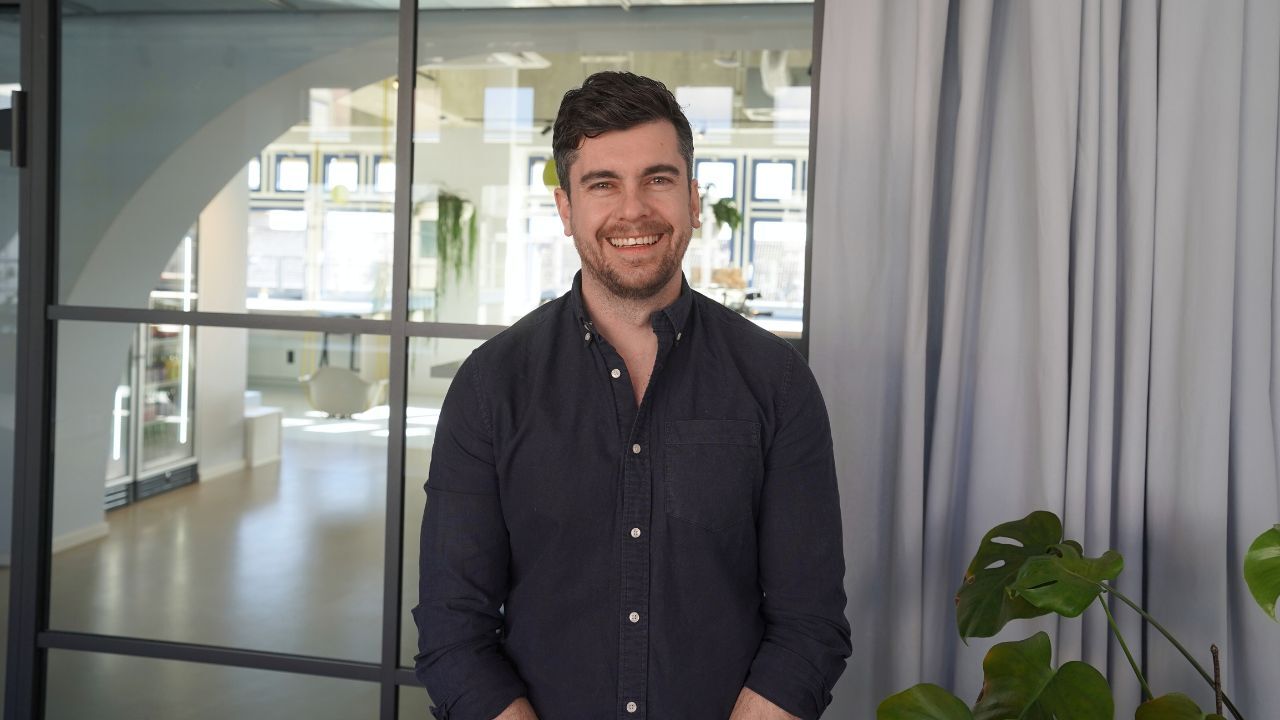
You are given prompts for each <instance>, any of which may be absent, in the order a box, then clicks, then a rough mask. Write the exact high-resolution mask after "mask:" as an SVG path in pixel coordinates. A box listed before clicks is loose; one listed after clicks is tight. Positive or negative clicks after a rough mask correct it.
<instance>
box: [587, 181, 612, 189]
mask: <svg viewBox="0 0 1280 720" xmlns="http://www.w3.org/2000/svg"><path fill="white" fill-rule="evenodd" d="M611 187H613V183H607V182H598V183H592V184H591V189H592V190H608V189H609V188H611Z"/></svg>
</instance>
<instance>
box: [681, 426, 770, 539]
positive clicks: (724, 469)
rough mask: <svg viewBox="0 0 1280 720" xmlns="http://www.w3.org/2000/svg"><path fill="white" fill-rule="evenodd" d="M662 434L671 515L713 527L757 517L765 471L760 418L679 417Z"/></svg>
mask: <svg viewBox="0 0 1280 720" xmlns="http://www.w3.org/2000/svg"><path fill="white" fill-rule="evenodd" d="M663 439H664V441H665V442H664V445H665V448H664V449H665V451H666V464H665V467H664V470H665V472H664V476H665V477H666V492H667V497H666V503H667V514H668V515H670V516H671V517H674V518H678V519H680V520H683V521H685V522H688V523H692V524H694V525H697V526H699V527H702V528H704V529H707V530H711V531H718V530H724V529H726V528H729V527H731V526H734V525H737V524H738V523H740V522H744V521H746V520H750V519H751V518H752V517H753V515H754V513H753V511H752V509H753V507H754V497H755V492H756V488H757V487H759V485H760V481H761V478H762V476H763V474H764V467H763V462H762V460H761V457H760V423H758V422H753V421H751V420H710V419H696V420H674V421H671V422H668V423H667V424H666V427H665V428H664V438H663Z"/></svg>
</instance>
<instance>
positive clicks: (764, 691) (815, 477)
mask: <svg viewBox="0 0 1280 720" xmlns="http://www.w3.org/2000/svg"><path fill="white" fill-rule="evenodd" d="M786 377H787V378H788V381H787V385H786V386H785V387H784V389H783V393H782V400H781V408H780V410H779V412H778V418H779V420H778V425H777V430H776V431H775V435H774V438H773V442H772V445H771V446H770V447H769V448H768V453H767V455H766V457H765V478H764V485H763V489H762V491H761V493H762V494H761V499H760V509H759V518H758V521H757V522H758V541H759V558H760V587H761V590H762V591H763V593H764V599H763V604H762V612H763V614H764V620H765V631H764V637H763V639H762V640H761V642H760V648H759V649H758V650H757V651H756V656H755V659H754V660H753V661H752V664H751V669H750V672H749V673H748V676H747V682H746V685H747V687H749V688H750V689H752V690H754V691H755V692H757V693H759V694H760V695H762V696H764V697H765V698H766V699H767V700H769V701H770V702H772V703H773V704H775V705H777V706H779V707H781V708H782V709H783V710H786V711H787V712H789V713H791V714H792V715H796V716H798V717H800V718H804V719H805V720H812V719H813V718H817V717H818V716H820V715H821V714H822V711H823V710H825V709H826V707H827V705H828V704H830V702H831V688H832V687H833V686H834V685H835V683H836V680H837V679H839V677H840V675H841V673H843V672H844V668H845V658H847V657H849V654H850V652H851V645H850V639H849V622H848V620H847V619H846V618H845V616H844V608H845V594H844V547H843V540H842V529H841V521H840V497H839V490H838V489H837V485H836V473H835V457H834V454H833V452H832V445H831V426H830V423H829V421H828V418H827V410H826V406H825V405H824V404H823V401H822V395H821V393H820V392H819V390H818V385H817V382H816V381H815V380H814V378H813V374H812V372H810V370H809V367H808V365H806V364H805V363H804V361H803V360H802V359H800V358H799V356H798V355H796V356H795V359H794V360H792V362H791V367H790V368H789V369H788V372H787V375H786Z"/></svg>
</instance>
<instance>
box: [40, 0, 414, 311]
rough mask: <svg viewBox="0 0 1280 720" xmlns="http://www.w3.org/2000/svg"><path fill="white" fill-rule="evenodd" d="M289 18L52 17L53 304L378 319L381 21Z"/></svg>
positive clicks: (380, 15) (99, 10)
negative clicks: (55, 72)
mask: <svg viewBox="0 0 1280 720" xmlns="http://www.w3.org/2000/svg"><path fill="white" fill-rule="evenodd" d="M302 4H303V5H305V6H307V8H308V9H309V10H317V11H318V12H311V11H308V12H305V13H302V12H258V10H264V9H269V8H267V7H265V6H264V7H261V8H260V7H258V6H259V5H263V3H261V2H257V1H256V0H255V2H249V1H248V0H243V2H240V3H238V4H237V3H236V2H234V1H233V2H231V3H229V4H227V3H211V2H203V3H160V4H155V3H134V2H131V1H130V0H102V1H101V2H94V3H93V9H94V11H95V12H94V13H92V14H86V13H83V12H80V10H79V9H80V8H81V7H82V6H81V5H77V4H75V3H66V5H65V6H66V8H67V13H66V16H65V17H64V19H63V43H62V52H63V55H62V62H63V67H64V72H63V78H64V82H63V96H62V101H63V103H64V106H63V107H64V112H63V113H62V114H61V117H62V127H61V143H62V145H61V148H62V152H61V154H60V156H61V158H62V160H61V162H62V172H61V174H60V183H61V186H60V188H59V192H60V194H61V195H60V196H61V199H62V202H61V203H60V206H61V208H62V211H61V213H62V214H61V217H60V220H59V222H60V231H61V235H60V243H61V245H60V247H59V253H58V257H59V269H60V272H59V290H58V297H59V298H60V301H61V302H64V303H73V304H77V305H99V306H111V307H147V306H148V305H149V301H150V299H151V297H152V296H151V292H152V291H153V290H155V289H157V288H158V287H162V286H164V285H166V284H167V285H168V287H165V288H164V289H165V290H166V291H167V292H168V293H170V298H171V299H173V300H180V299H181V298H180V297H179V296H180V294H181V293H183V292H186V293H188V294H190V295H191V297H190V299H189V300H190V301H189V302H185V303H183V302H175V303H173V304H172V305H171V307H173V308H174V309H185V310H195V309H199V310H204V311H211V312H232V313H243V312H266V313H288V314H303V315H344V316H359V317H386V316H387V311H388V306H389V304H390V298H391V285H390V282H389V278H390V277H391V271H390V262H391V227H392V221H391V218H392V213H393V207H394V203H393V200H394V195H393V194H392V193H388V192H385V185H383V186H379V185H378V178H377V177H375V174H376V173H375V171H376V168H377V162H376V161H377V160H378V159H382V160H384V161H390V160H391V159H392V158H393V157H394V154H395V109H396V81H395V74H396V46H397V33H396V13H395V11H394V9H393V8H392V9H388V10H387V11H385V12H383V11H366V12H359V13H351V12H345V13H339V12H323V11H322V10H326V9H329V10H332V9H343V8H342V7H341V6H343V5H346V6H348V7H347V8H346V9H348V10H349V9H351V6H355V5H361V7H362V9H365V10H367V9H368V8H367V4H360V3H354V2H352V3H330V2H325V3H319V2H310V3H308V2H303V3H302ZM192 5H194V6H195V7H192ZM215 5H216V8H217V10H218V12H216V13H210V12H203V13H201V14H199V15H194V14H191V13H190V12H186V11H188V10H209V9H212V8H213V7H214V6H215ZM162 6H163V7H162ZM313 6H314V7H313ZM386 170H387V168H384V169H383V172H382V175H387V174H388V173H387V172H386ZM383 182H384V183H385V181H383ZM196 231H198V233H199V240H200V242H199V243H195V244H194V245H193V247H192V248H191V250H192V254H191V256H190V258H189V262H186V264H185V265H183V266H182V267H181V268H179V269H177V270H175V268H174V267H172V266H171V264H170V261H171V259H172V258H174V257H175V255H177V256H179V260H180V261H181V260H182V257H181V253H182V249H183V245H184V244H185V242H186V240H185V238H186V237H188V236H194V234H195V232H196ZM183 273H186V277H183ZM184 283H185V285H184Z"/></svg>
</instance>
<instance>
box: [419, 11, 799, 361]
mask: <svg viewBox="0 0 1280 720" xmlns="http://www.w3.org/2000/svg"><path fill="white" fill-rule="evenodd" d="M472 4H477V5H497V6H502V5H504V3H501V2H497V3H488V2H484V1H483V0H481V1H479V2H476V3H468V5H469V6H470V5H472ZM655 4H657V3H655ZM440 5H441V3H440V2H437V0H422V2H420V4H419V7H421V8H423V9H430V8H434V7H439V6H440ZM540 12H546V13H547V16H546V17H547V19H546V20H545V21H538V20H537V17H538V15H539V13H540ZM497 17H500V14H499V15H492V14H490V15H484V16H482V17H478V18H477V19H476V20H473V21H470V22H465V21H457V20H452V19H451V20H450V21H449V22H447V23H446V22H443V21H441V22H433V16H432V13H424V15H423V25H422V29H421V33H420V39H419V59H420V62H421V63H422V64H421V65H420V67H419V77H418V87H417V89H416V98H415V108H416V116H415V127H414V140H415V155H414V168H413V189H412V193H413V206H412V207H413V215H412V217H411V218H410V225H411V230H410V237H411V238H412V239H413V240H412V243H411V258H412V266H411V271H410V275H411V287H410V303H409V312H410V319H411V320H415V321H441V322H458V323H483V324H495V325H505V324H510V323H512V322H514V321H515V320H517V319H519V318H520V317H521V316H523V315H524V314H526V313H528V312H529V311H531V310H533V309H534V308H536V307H538V306H539V305H540V304H542V303H544V302H546V301H548V300H551V299H553V298H555V297H557V296H559V295H561V294H563V293H564V292H566V291H567V290H568V289H569V287H570V284H571V282H572V279H573V276H574V274H575V273H576V272H577V271H578V269H579V266H580V265H579V260H578V255H577V251H576V249H575V247H574V244H573V240H572V238H568V237H565V235H564V228H563V225H562V223H561V221H560V218H559V216H558V213H557V211H556V206H555V202H554V198H553V195H552V192H551V188H549V187H548V185H547V180H548V179H549V180H550V181H551V182H554V180H555V178H554V173H552V172H548V171H546V168H547V164H548V162H550V159H551V141H552V132H551V130H552V124H553V122H554V120H555V116H556V112H557V110H558V108H559V105H560V100H561V98H562V97H563V95H564V93H565V91H566V90H569V89H571V88H573V87H577V86H578V85H580V84H581V82H582V80H583V79H584V78H585V77H586V76H587V75H589V74H591V73H593V72H596V71H600V70H629V71H632V72H636V73H639V74H642V75H648V76H650V77H653V78H655V79H658V80H661V81H662V82H663V83H665V84H666V85H667V87H668V88H670V89H671V90H672V92H673V93H675V94H676V96H677V98H678V100H679V101H680V103H681V104H682V106H684V107H685V109H686V115H687V116H688V117H689V120H690V124H691V127H692V129H693V131H694V157H695V163H697V176H698V178H699V179H700V180H701V181H702V189H703V191H704V192H705V197H704V203H703V207H704V216H703V218H702V224H703V228H704V229H703V230H701V231H700V232H697V233H695V236H694V238H693V240H692V241H691V243H690V247H689V250H688V252H687V254H686V258H685V263H684V271H685V274H686V276H687V277H688V278H689V279H690V282H691V284H693V285H694V286H695V287H696V288H697V289H699V290H702V291H703V292H705V293H706V294H708V295H710V296H712V297H716V298H723V299H724V301H725V303H726V304H728V305H730V306H732V307H734V308H735V309H737V310H739V311H741V312H743V313H744V314H745V315H747V316H748V317H751V318H753V319H761V320H760V322H761V324H765V321H764V320H763V319H762V318H771V317H775V316H776V315H778V314H782V315H786V316H787V317H790V316H792V315H794V317H795V318H796V323H797V326H796V328H795V334H796V335H797V336H798V335H799V327H798V323H799V322H800V320H799V319H800V317H801V316H802V309H803V308H802V303H803V294H800V295H799V296H795V295H793V294H792V293H791V292H790V289H789V288H780V287H779V286H778V284H777V283H776V282H775V283H774V284H772V285H770V286H768V287H755V286H754V285H753V284H752V281H753V278H756V277H759V278H765V277H769V278H773V277H775V276H777V275H779V274H785V272H789V271H785V272H784V271H783V270H776V271H775V270H774V269H771V268H763V267H759V266H760V265H762V264H764V263H783V264H785V265H786V266H787V267H791V266H792V265H794V264H795V263H796V262H798V263H799V264H800V265H799V267H800V268H801V273H800V274H801V276H803V267H804V265H803V263H804V248H803V244H802V245H801V246H800V248H799V250H798V252H796V251H794V249H793V248H792V247H791V246H790V245H787V246H786V247H785V248H784V249H783V252H781V253H774V254H771V255H767V256H766V255H760V256H759V257H758V258H757V259H755V260H754V263H753V259H752V256H751V252H750V251H751V248H752V247H754V245H753V243H754V239H753V237H752V233H753V230H752V228H753V225H752V224H751V222H750V220H751V219H752V217H754V215H755V214H756V213H761V212H772V213H774V215H775V217H776V216H777V215H778V214H779V213H786V218H785V219H786V220H787V221H791V222H799V223H801V224H804V223H805V222H806V218H805V196H804V191H803V188H801V187H800V186H799V185H798V184H797V183H796V182H793V180H794V178H795V177H797V174H796V169H797V168H799V167H800V163H801V162H802V161H803V160H805V159H806V158H807V157H808V132H809V104H808V98H809V84H810V76H809V67H810V64H811V60H812V53H811V51H810V47H811V43H812V34H813V33H812V29H813V19H812V12H811V8H810V7H808V6H807V5H799V6H798V5H796V4H777V6H776V7H768V6H767V5H766V6H756V7H753V12H752V15H751V16H750V19H749V20H743V19H742V17H741V11H740V9H738V8H735V7H733V6H732V5H730V4H725V5H720V6H706V5H698V6H694V5H668V4H663V6H662V7H653V8H647V9H646V11H645V14H644V16H643V19H642V18H641V16H628V15H625V14H624V15H620V16H617V17H611V18H609V19H608V21H607V22H605V21H603V20H601V19H599V18H597V17H596V16H594V15H592V14H588V13H581V12H560V11H555V10H550V9H548V10H546V11H530V12H528V13H527V15H526V17H527V18H528V20H526V21H525V22H530V23H534V24H537V26H538V28H539V30H538V31H537V32H531V33H522V34H518V35H517V34H513V35H503V34H500V33H499V34H495V33H494V32H493V31H492V27H487V26H486V25H485V23H486V22H489V23H492V22H494V20H491V19H488V18H497ZM663 27H671V28H673V29H677V28H678V29H679V32H672V33H661V32H659V31H658V30H656V28H663ZM655 36H661V37H663V38H664V40H663V42H662V43H661V44H659V43H656V42H654V41H653V38H654V37H655ZM707 37H714V38H715V48H714V49H708V47H707V46H706V42H705V38H707ZM481 43H483V47H484V49H485V50H484V53H477V51H476V47H479V46H480V44H481ZM766 45H767V47H766ZM779 48H782V49H779ZM760 162H767V163H771V164H770V165H766V166H763V167H762V168H761V169H760V170H759V172H758V173H757V174H758V175H760V177H761V179H760V180H759V182H758V183H757V184H758V185H759V188H760V190H762V191H767V194H768V196H769V198H770V199H769V200H767V201H760V202H763V203H766V205H765V206H763V207H757V205H756V203H753V202H752V201H751V200H750V198H751V197H752V191H753V190H755V189H756V184H753V177H754V176H753V175H752V174H751V169H752V168H753V167H755V166H756V164H757V163H760ZM774 165H777V167H780V168H785V169H786V170H787V171H788V172H789V173H790V174H788V175H787V182H786V183H785V184H783V183H781V178H777V177H774V175H776V174H777V173H776V171H775V170H773V169H772V168H773V167H774ZM771 172H772V173H774V175H771V174H770V173H771ZM780 198H784V199H780ZM721 200H725V201H727V202H730V203H732V205H733V207H734V210H735V211H736V220H735V221H734V222H733V223H730V224H722V223H717V222H716V213H715V210H714V209H713V206H714V205H715V204H716V202H717V201H721ZM721 216H722V217H728V216H727V215H725V213H724V212H723V208H722V211H721ZM757 297H758V299H759V301H760V302H765V303H771V304H766V305H762V306H760V307H755V304H756V303H757V302H758V300H757ZM797 298H798V299H797ZM770 313H772V315H771V314H770ZM770 327H772V324H771V325H770ZM788 327H789V326H788Z"/></svg>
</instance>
